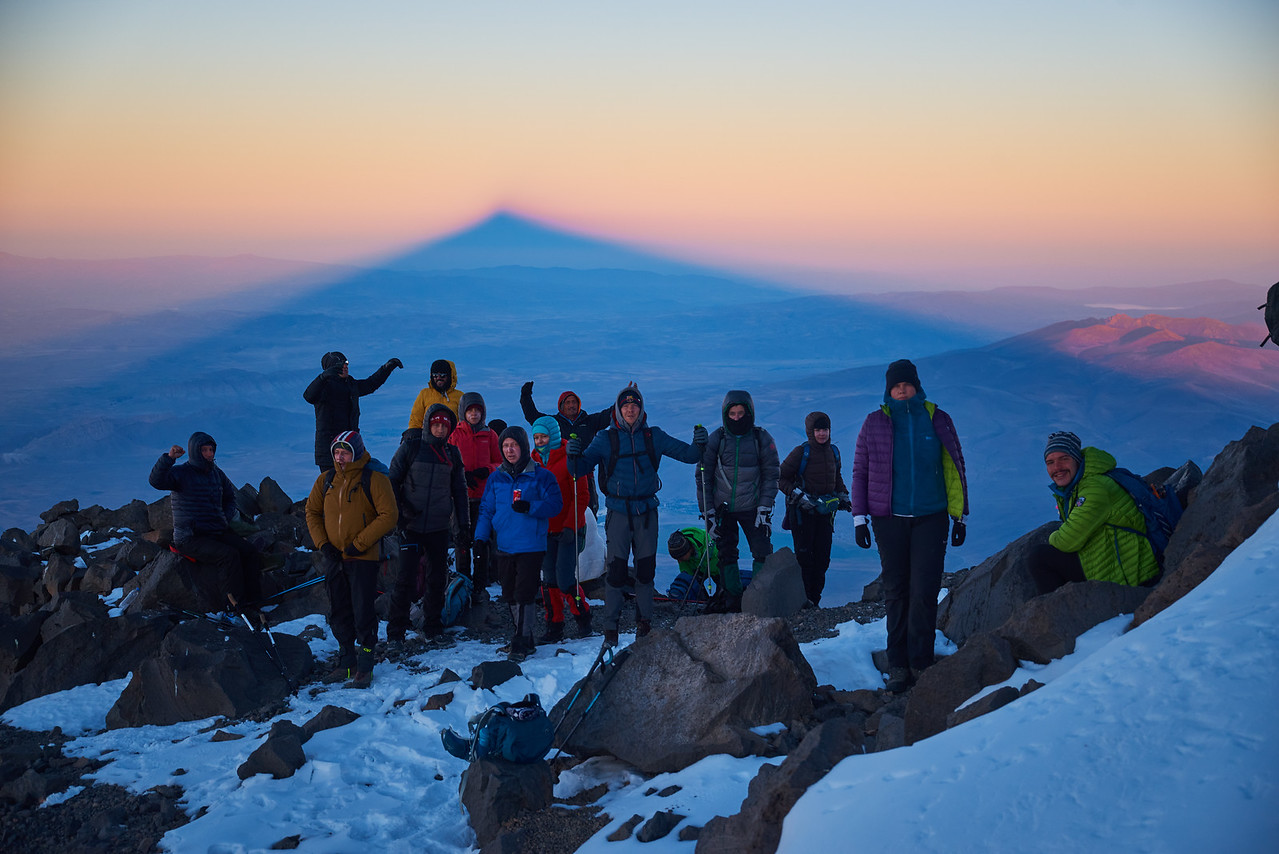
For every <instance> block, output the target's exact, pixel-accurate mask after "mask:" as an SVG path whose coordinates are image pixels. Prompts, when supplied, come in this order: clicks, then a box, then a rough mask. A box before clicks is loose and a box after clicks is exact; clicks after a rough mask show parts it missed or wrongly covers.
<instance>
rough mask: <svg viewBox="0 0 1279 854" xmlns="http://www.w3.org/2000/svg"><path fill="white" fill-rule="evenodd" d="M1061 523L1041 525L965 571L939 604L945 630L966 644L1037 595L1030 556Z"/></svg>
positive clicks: (943, 632)
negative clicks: (1029, 565)
mask: <svg viewBox="0 0 1279 854" xmlns="http://www.w3.org/2000/svg"><path fill="white" fill-rule="evenodd" d="M1059 524H1060V523H1059V522H1049V523H1047V524H1044V525H1041V526H1039V527H1038V528H1036V529H1035V530H1033V531H1031V532H1030V533H1029V534H1025V535H1024V536H1022V537H1020V538H1018V539H1016V540H1014V541H1013V542H1011V543H1009V544H1008V545H1007V546H1005V547H1004V548H1003V550H1002V551H1000V552H997V553H996V554H994V555H992V556H991V557H988V558H986V560H984V561H982V562H981V563H980V564H979V565H977V566H975V567H973V568H972V569H970V570H968V571H967V572H965V573H964V574H963V575H962V576H961V578H960V580H959V583H958V584H956V585H955V586H954V587H951V588H950V589H949V591H948V592H947V593H946V598H945V599H943V600H942V601H941V604H940V605H938V606H937V628H939V629H941V632H942V634H944V635H945V636H946V637H948V638H949V639H950V640H952V641H954V642H955V643H956V644H959V645H961V646H962V645H963V643H964V642H965V641H967V640H968V639H969V638H970V637H972V636H973V635H976V634H980V633H981V632H989V631H993V630H994V629H996V628H998V627H999V626H1001V625H1003V623H1004V621H1005V620H1007V619H1008V617H1009V616H1010V615H1011V614H1012V613H1013V611H1015V610H1016V609H1017V608H1018V607H1019V606H1020V605H1021V604H1022V603H1023V602H1026V601H1027V600H1029V599H1031V598H1033V597H1034V596H1036V595H1037V594H1038V592H1039V591H1038V589H1037V588H1036V587H1035V581H1034V579H1032V578H1031V577H1030V572H1029V570H1028V569H1027V568H1026V567H1027V562H1026V557H1027V555H1029V553H1030V550H1031V549H1032V548H1034V547H1035V546H1036V545H1039V544H1040V543H1046V542H1048V535H1049V534H1051V533H1052V532H1053V531H1054V530H1056V529H1057V527H1058V526H1059Z"/></svg>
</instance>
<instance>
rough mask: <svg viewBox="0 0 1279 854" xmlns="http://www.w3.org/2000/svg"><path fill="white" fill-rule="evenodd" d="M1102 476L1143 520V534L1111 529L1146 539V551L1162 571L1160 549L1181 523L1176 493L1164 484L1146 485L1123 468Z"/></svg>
mask: <svg viewBox="0 0 1279 854" xmlns="http://www.w3.org/2000/svg"><path fill="white" fill-rule="evenodd" d="M1106 476H1107V477H1109V478H1110V479H1111V480H1113V481H1114V482H1115V483H1117V484H1119V485H1120V486H1121V487H1123V489H1124V492H1126V493H1128V495H1129V497H1131V498H1132V500H1133V503H1134V504H1136V505H1137V509H1138V510H1140V511H1141V515H1142V518H1143V519H1145V520H1146V530H1145V531H1144V532H1142V531H1138V530H1136V529H1135V528H1127V527H1124V526H1123V525H1115V526H1114V527H1116V528H1119V529H1120V530H1122V531H1128V532H1130V533H1133V534H1137V535H1138V536H1142V537H1145V538H1146V539H1147V540H1149V541H1150V548H1151V550H1152V551H1153V552H1154V553H1155V561H1156V562H1157V563H1158V564H1159V568H1160V569H1163V565H1164V550H1165V549H1166V548H1168V540H1169V539H1170V538H1171V537H1172V532H1173V529H1174V528H1176V527H1177V522H1178V521H1180V520H1181V513H1182V507H1181V501H1179V500H1178V498H1177V493H1176V492H1174V491H1173V490H1172V489H1169V488H1168V487H1167V486H1166V485H1165V484H1154V483H1147V482H1146V479H1145V478H1143V477H1141V476H1140V475H1137V474H1134V473H1133V472H1130V471H1129V470H1128V469H1125V468H1113V469H1111V470H1110V471H1108V472H1106Z"/></svg>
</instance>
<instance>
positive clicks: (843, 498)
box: [835, 492, 853, 513]
mask: <svg viewBox="0 0 1279 854" xmlns="http://www.w3.org/2000/svg"><path fill="white" fill-rule="evenodd" d="M835 497H836V498H838V499H839V506H838V507H837V508H836V509H837V510H847V511H848V512H849V513H852V512H853V501H852V499H851V498H849V497H848V493H847V492H841V493H839V494H838V495H836V496H835Z"/></svg>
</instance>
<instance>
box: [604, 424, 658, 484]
mask: <svg viewBox="0 0 1279 854" xmlns="http://www.w3.org/2000/svg"><path fill="white" fill-rule="evenodd" d="M604 433H605V435H606V436H608V461H607V462H606V463H604V464H603V465H601V466H600V473H599V483H600V491H601V492H603V493H604V494H605V495H608V494H609V493H608V482H609V480H610V479H611V478H612V477H613V470H614V469H616V468H617V461H618V460H619V459H621V457H622V456H623V454H622V437H621V434H620V433H619V432H618V431H617V428H615V427H609V428H608V429H607V430H605V431H604ZM644 450H645V451H647V452H648V459H649V462H651V463H652V464H653V473H654V474H656V473H657V465H658V459H657V456H658V455H657V448H655V447H653V428H652V427H649V426H648V425H647V424H645V425H644ZM625 456H627V457H634V456H638V454H626V455H625ZM658 483H659V484H660V483H661V481H658ZM658 488H659V489H660V488H661V487H660V486H659V487H658ZM620 497H621V498H636V497H638V496H634V495H623V496H620Z"/></svg>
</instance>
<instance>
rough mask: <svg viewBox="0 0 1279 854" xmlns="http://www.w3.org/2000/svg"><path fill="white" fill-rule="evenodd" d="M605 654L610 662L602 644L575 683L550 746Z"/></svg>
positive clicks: (608, 648)
mask: <svg viewBox="0 0 1279 854" xmlns="http://www.w3.org/2000/svg"><path fill="white" fill-rule="evenodd" d="M605 654H607V655H608V657H609V660H610V661H612V659H613V654H612V652H610V647H609V646H607V645H604V644H602V645H601V646H600V651H599V652H598V653H596V654H595V660H594V661H592V662H591V666H590V667H589V668H588V669H587V671H586V675H585V676H583V677H582V681H581V682H579V683H577V690H576V691H574V692H573V697H572V698H571V699H570V700H569V701H568V705H567V706H565V707H564V714H563V715H561V716H560V722H559V723H557V724H556V725H555V730H554V731H553V732H552V733H551V744H554V743H555V736H557V735H559V732H560V727H562V726H564V721H566V720H568V713H569V712H571V711H573V704H574V703H576V702H577V698H578V697H580V696H582V689H583V688H585V687H586V683H587V682H589V681H591V677H592V676H594V675H595V671H596V670H598V669H599V666H600V663H601V662H603V661H604V656H605ZM555 756H559V754H558V753H556V754H555ZM552 758H554V757H552Z"/></svg>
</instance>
